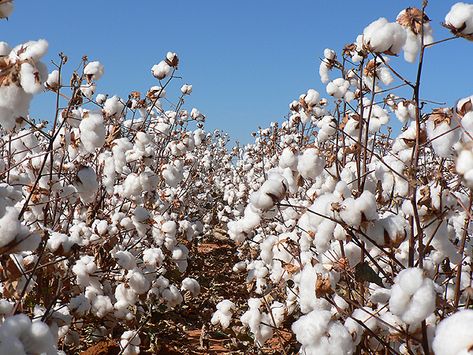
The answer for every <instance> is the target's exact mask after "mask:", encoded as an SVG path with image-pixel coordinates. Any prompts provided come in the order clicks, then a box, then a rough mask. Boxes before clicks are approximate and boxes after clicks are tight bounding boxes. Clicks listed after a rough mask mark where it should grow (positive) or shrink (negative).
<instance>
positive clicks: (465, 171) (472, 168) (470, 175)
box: [455, 147, 473, 187]
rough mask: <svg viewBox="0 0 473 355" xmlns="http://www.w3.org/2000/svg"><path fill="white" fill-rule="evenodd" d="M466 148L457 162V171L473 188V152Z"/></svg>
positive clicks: (461, 151) (459, 155)
mask: <svg viewBox="0 0 473 355" xmlns="http://www.w3.org/2000/svg"><path fill="white" fill-rule="evenodd" d="M465 148H466V147H464V148H463V149H462V150H460V153H459V154H458V158H457V160H456V164H455V168H456V171H457V172H458V173H459V174H460V175H462V176H463V179H464V180H465V182H466V184H467V185H468V186H470V187H473V151H472V150H471V149H468V148H466V149H465Z"/></svg>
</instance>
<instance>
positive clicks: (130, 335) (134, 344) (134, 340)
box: [120, 330, 141, 355]
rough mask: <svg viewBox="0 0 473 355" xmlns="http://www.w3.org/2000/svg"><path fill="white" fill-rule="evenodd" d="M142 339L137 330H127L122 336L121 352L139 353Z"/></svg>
mask: <svg viewBox="0 0 473 355" xmlns="http://www.w3.org/2000/svg"><path fill="white" fill-rule="evenodd" d="M140 344H141V339H140V336H139V332H138V331H136V330H127V331H125V332H123V334H122V336H121V337H120V347H121V348H122V352H121V354H123V355H138V354H139V353H140Z"/></svg>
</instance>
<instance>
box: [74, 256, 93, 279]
mask: <svg viewBox="0 0 473 355" xmlns="http://www.w3.org/2000/svg"><path fill="white" fill-rule="evenodd" d="M96 270H97V265H96V264H95V261H94V257H92V256H89V255H84V256H82V257H81V258H80V259H79V260H77V261H76V263H75V264H74V266H73V267H72V272H73V273H74V274H75V275H76V276H77V283H78V284H79V285H80V286H83V287H85V286H88V285H89V282H90V275H91V274H93V273H94V272H95V271H96Z"/></svg>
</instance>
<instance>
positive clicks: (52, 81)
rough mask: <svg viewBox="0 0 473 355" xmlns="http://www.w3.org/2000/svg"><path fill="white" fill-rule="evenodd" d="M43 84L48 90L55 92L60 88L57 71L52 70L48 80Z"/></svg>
mask: <svg viewBox="0 0 473 355" xmlns="http://www.w3.org/2000/svg"><path fill="white" fill-rule="evenodd" d="M44 84H45V86H46V87H47V88H48V89H50V90H53V91H55V90H57V89H58V88H59V87H60V83H59V70H53V71H52V72H51V73H49V74H48V78H47V79H46V82H45V83H44Z"/></svg>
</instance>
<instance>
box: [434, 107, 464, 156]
mask: <svg viewBox="0 0 473 355" xmlns="http://www.w3.org/2000/svg"><path fill="white" fill-rule="evenodd" d="M457 126H458V123H457V122H456V120H455V119H454V118H453V112H452V111H451V110H450V109H435V110H434V111H433V112H432V114H431V115H430V116H429V119H428V120H427V122H426V130H427V138H428V139H429V141H430V142H431V143H432V148H433V149H434V151H435V153H436V154H437V155H438V156H440V157H442V158H447V157H449V156H451V155H452V154H453V152H454V151H453V149H452V147H453V146H454V145H455V143H456V142H457V141H458V140H459V138H460V133H461V132H460V129H459V128H458V129H454V128H455V127H457Z"/></svg>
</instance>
